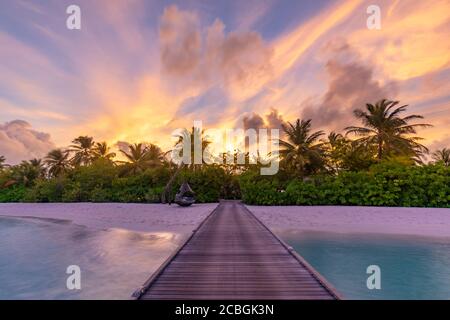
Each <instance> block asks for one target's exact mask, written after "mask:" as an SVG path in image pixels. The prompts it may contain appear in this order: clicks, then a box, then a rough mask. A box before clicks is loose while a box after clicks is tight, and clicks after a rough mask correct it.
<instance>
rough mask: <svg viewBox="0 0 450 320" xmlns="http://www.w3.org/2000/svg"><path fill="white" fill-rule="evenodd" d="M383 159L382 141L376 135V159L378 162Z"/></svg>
mask: <svg viewBox="0 0 450 320" xmlns="http://www.w3.org/2000/svg"><path fill="white" fill-rule="evenodd" d="M382 157H383V139H382V138H381V134H380V133H379V134H378V153H377V158H378V160H381V158H382Z"/></svg>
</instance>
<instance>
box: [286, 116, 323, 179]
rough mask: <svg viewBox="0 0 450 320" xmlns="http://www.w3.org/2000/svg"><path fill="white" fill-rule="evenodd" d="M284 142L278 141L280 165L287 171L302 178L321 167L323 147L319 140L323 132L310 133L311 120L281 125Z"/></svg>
mask: <svg viewBox="0 0 450 320" xmlns="http://www.w3.org/2000/svg"><path fill="white" fill-rule="evenodd" d="M283 131H284V132H285V134H286V137H287V141H286V140H279V145H280V152H279V153H280V156H281V161H282V164H283V165H285V166H286V168H287V169H288V170H293V171H294V172H295V173H296V174H298V175H300V176H304V175H305V174H309V173H311V172H314V171H316V170H317V169H319V168H320V167H322V166H323V157H322V156H323V146H322V143H320V142H319V138H320V137H321V136H322V135H324V132H323V131H316V132H313V133H311V119H309V120H300V119H297V121H296V122H295V123H294V124H292V123H290V122H288V123H287V124H283Z"/></svg>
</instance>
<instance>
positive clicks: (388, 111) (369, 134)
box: [345, 99, 431, 160]
mask: <svg viewBox="0 0 450 320" xmlns="http://www.w3.org/2000/svg"><path fill="white" fill-rule="evenodd" d="M398 104H399V101H389V100H386V99H383V100H380V101H379V102H377V103H376V104H375V105H373V104H369V103H368V104H367V105H366V111H364V110H361V109H357V110H355V111H354V115H355V117H356V118H358V119H360V120H361V121H362V123H363V125H364V126H363V127H356V126H351V127H347V128H345V129H346V130H347V134H350V133H353V134H355V135H357V136H360V137H361V138H359V139H358V140H359V141H360V142H362V143H364V144H366V145H375V146H376V148H377V152H376V158H377V159H378V160H381V159H383V158H384V157H387V156H390V155H407V156H411V157H413V156H420V155H422V154H423V153H427V152H428V149H427V148H426V147H425V146H424V145H422V144H420V143H419V142H418V141H420V140H422V138H420V137H415V136H413V137H411V136H410V135H411V134H416V133H417V132H416V129H417V128H425V127H430V126H431V125H429V124H426V123H418V124H409V122H410V121H411V120H416V119H423V116H421V115H415V114H413V115H409V116H406V117H403V118H402V117H400V116H399V114H400V113H402V112H404V111H405V110H406V108H407V107H408V105H403V106H400V107H397V105H398Z"/></svg>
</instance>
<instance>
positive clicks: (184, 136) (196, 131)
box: [161, 127, 212, 203]
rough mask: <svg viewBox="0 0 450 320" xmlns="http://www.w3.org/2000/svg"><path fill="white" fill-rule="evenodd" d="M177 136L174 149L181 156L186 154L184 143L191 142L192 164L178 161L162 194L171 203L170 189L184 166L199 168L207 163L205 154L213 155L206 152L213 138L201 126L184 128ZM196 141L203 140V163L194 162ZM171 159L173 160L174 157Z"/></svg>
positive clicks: (162, 198) (164, 200) (162, 197)
mask: <svg viewBox="0 0 450 320" xmlns="http://www.w3.org/2000/svg"><path fill="white" fill-rule="evenodd" d="M176 137H178V141H177V142H176V143H175V147H174V150H177V151H178V154H179V155H180V156H181V157H184V154H183V150H184V149H183V146H184V144H185V143H189V147H190V152H191V163H190V164H187V163H184V162H181V163H176V165H177V168H176V170H175V172H174V173H173V175H172V176H171V177H170V179H169V181H168V182H167V184H166V186H165V188H164V191H163V193H162V195H161V200H162V203H166V201H167V200H168V201H169V203H170V201H171V199H170V195H169V192H170V190H172V185H173V183H174V182H175V179H176V178H177V177H178V175H179V174H180V172H181V171H182V170H183V169H184V168H186V167H189V168H191V169H192V170H198V169H200V168H201V166H202V165H203V164H205V161H204V158H203V156H204V155H205V156H207V157H212V155H209V154H207V152H206V148H207V147H208V146H209V145H210V144H211V140H209V138H208V137H206V136H205V131H204V130H201V129H200V128H197V127H192V129H191V131H189V130H188V129H183V130H182V131H181V132H179V133H178V134H177V135H176ZM195 141H201V153H202V154H201V158H202V163H201V164H195V163H194V159H195V152H196V150H195ZM171 161H173V159H172V160H171Z"/></svg>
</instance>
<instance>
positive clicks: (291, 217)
mask: <svg viewBox="0 0 450 320" xmlns="http://www.w3.org/2000/svg"><path fill="white" fill-rule="evenodd" d="M248 208H249V209H250V210H251V211H252V212H253V213H254V214H255V215H256V216H257V217H258V218H259V219H260V220H261V221H263V222H264V223H265V224H266V225H267V226H268V227H269V228H271V229H272V230H274V231H277V230H280V231H281V230H295V231H323V232H338V233H381V234H392V235H415V236H425V237H450V209H448V208H394V207H343V206H273V207H265V206H248Z"/></svg>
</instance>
